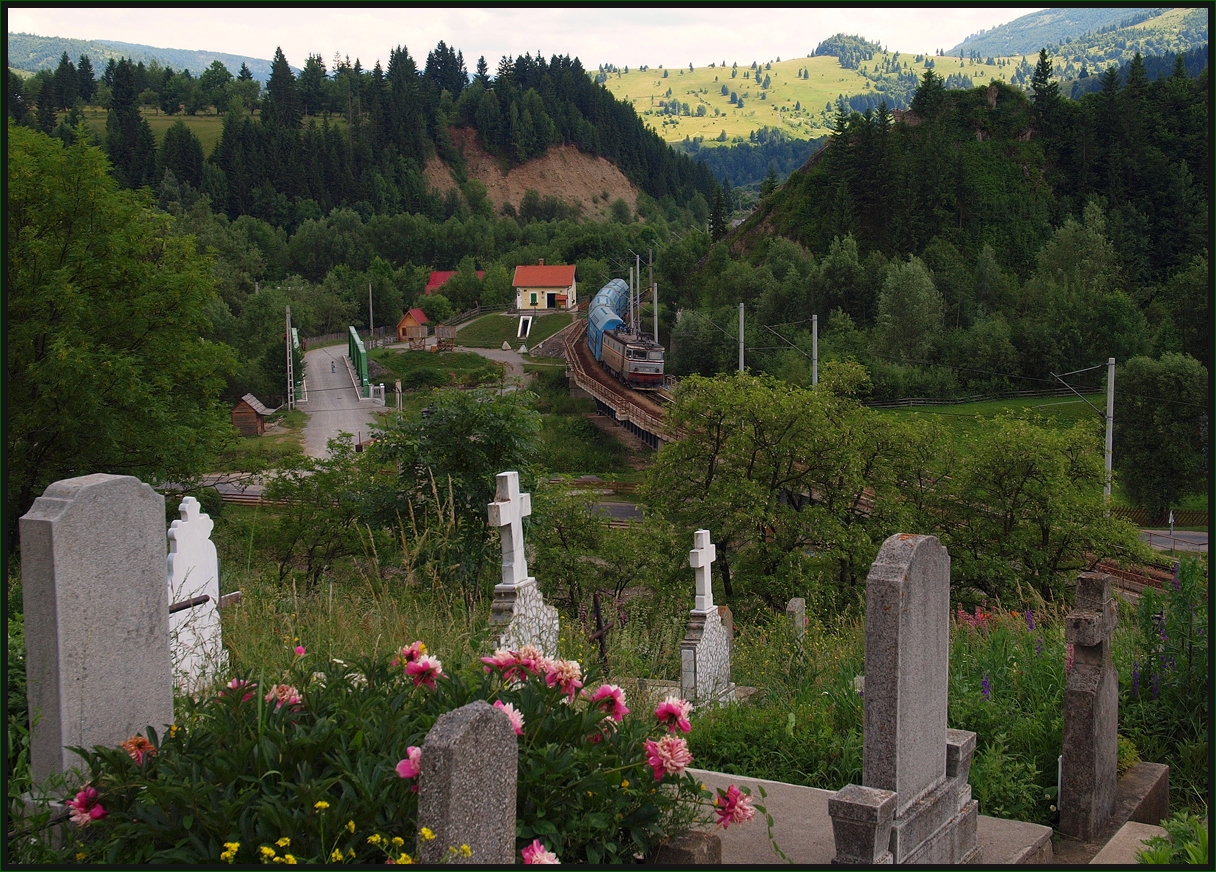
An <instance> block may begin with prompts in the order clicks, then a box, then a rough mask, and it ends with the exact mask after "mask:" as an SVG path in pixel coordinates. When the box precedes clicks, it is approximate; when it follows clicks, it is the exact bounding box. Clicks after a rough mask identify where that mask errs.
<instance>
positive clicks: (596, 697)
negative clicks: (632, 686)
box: [584, 684, 629, 723]
mask: <svg viewBox="0 0 1216 872" xmlns="http://www.w3.org/2000/svg"><path fill="white" fill-rule="evenodd" d="M584 693H586V691H584ZM591 701H592V702H594V703H599V706H600V708H602V709H603V710H604V711H606V712H608V714H610V715H611V716H612V719H613V720H614V721H616V722H617V723H620V722H621V721H622V720H623V719H624V717H625V715H627V714H629V709H627V708H626V707H625V691H623V690H621V689H620V688H619V687H617V686H616V685H615V684H601V685H600V686H599V687H597V688H596V689H595V692H594V693H592V694H591Z"/></svg>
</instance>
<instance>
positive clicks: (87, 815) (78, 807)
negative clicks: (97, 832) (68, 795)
mask: <svg viewBox="0 0 1216 872" xmlns="http://www.w3.org/2000/svg"><path fill="white" fill-rule="evenodd" d="M64 805H66V806H67V807H68V809H69V811H70V813H71V818H72V823H74V824H76V826H78V827H87V826H88V825H89V824H91V823H92V822H93V821H99V820H101V819H102V818H103V817H105V816H106V814H107V812H106V810H105V809H104V808H102V807H101V803H100V802H98V801H97V788H95V787H91V786H88V785H86V786H85V788H84V789H83V790H82V791H80V792H79V793H78V794H76V798H75V799H69V800H68V801H67V802H66V803H64Z"/></svg>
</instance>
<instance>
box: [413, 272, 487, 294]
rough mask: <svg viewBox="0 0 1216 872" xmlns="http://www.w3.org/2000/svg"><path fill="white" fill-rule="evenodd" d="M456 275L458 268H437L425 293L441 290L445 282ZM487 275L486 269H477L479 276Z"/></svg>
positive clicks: (480, 277)
mask: <svg viewBox="0 0 1216 872" xmlns="http://www.w3.org/2000/svg"><path fill="white" fill-rule="evenodd" d="M454 275H456V270H454V269H445V270H436V271H435V272H433V273H431V280H430V281H429V282H427V283H426V290H424V291H423V293H424V294H429V293H431V292H432V291H437V290H439V289H440V288H441V287H443V285H444V283H445V282H447V280H448V279H450V278H451V277H452V276H454ZM485 277H486V271H485V270H483V269H479V270H478V271H477V278H479V279H484V278H485Z"/></svg>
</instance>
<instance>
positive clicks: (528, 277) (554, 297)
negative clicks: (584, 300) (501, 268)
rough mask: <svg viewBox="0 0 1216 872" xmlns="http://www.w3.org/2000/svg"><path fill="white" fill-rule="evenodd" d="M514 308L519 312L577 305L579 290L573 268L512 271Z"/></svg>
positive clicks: (526, 268) (525, 268)
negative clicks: (513, 274)
mask: <svg viewBox="0 0 1216 872" xmlns="http://www.w3.org/2000/svg"><path fill="white" fill-rule="evenodd" d="M511 284H512V285H513V286H514V288H515V308H516V309H518V310H520V311H525V312H526V311H528V310H536V309H573V308H574V307H575V306H577V305H578V287H577V285H576V284H575V282H574V265H573V264H571V265H569V266H566V265H562V266H557V265H554V266H545V262H544V260H541V261H540V263H538V264H537V265H536V266H526V265H521V266H517V267H515V278H514V279H513V280H512V282H511Z"/></svg>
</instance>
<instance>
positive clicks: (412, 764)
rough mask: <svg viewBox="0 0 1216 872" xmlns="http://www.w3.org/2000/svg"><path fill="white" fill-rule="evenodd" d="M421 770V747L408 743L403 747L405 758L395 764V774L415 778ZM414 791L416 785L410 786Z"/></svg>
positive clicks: (416, 787)
mask: <svg viewBox="0 0 1216 872" xmlns="http://www.w3.org/2000/svg"><path fill="white" fill-rule="evenodd" d="M421 772H422V749H421V748H419V747H418V746H417V745H410V746H409V747H408V748H406V749H405V759H404V760H402V761H401V762H400V763H398V764H397V774H398V775H399V776H401V777H402V778H417V777H418V775H419V774H420V773H421ZM410 790H412V791H414V793H417V792H418V785H417V784H415V785H413V786H412V787H410Z"/></svg>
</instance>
